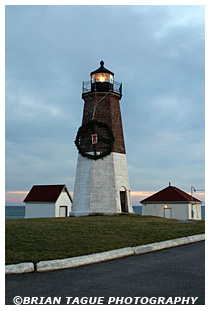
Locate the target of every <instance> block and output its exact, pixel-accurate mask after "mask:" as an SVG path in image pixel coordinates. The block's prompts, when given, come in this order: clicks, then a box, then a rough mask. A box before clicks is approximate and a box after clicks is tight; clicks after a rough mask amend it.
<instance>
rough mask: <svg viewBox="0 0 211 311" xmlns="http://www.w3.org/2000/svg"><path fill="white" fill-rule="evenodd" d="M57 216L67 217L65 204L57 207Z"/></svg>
mask: <svg viewBox="0 0 211 311" xmlns="http://www.w3.org/2000/svg"><path fill="white" fill-rule="evenodd" d="M59 217H67V206H60V207H59Z"/></svg>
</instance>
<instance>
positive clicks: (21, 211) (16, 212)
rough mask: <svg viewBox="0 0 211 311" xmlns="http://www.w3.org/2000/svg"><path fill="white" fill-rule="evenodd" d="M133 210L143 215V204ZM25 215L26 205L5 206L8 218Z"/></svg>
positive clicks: (202, 208) (202, 213) (17, 217)
mask: <svg viewBox="0 0 211 311" xmlns="http://www.w3.org/2000/svg"><path fill="white" fill-rule="evenodd" d="M133 211H134V213H136V214H139V215H142V207H141V206H133ZM201 216H202V219H205V206H203V205H202V207H201ZM24 217H25V206H7V205H6V206H5V218H6V219H20V218H24Z"/></svg>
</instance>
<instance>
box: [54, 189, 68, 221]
mask: <svg viewBox="0 0 211 311" xmlns="http://www.w3.org/2000/svg"><path fill="white" fill-rule="evenodd" d="M71 205H72V203H71V201H70V198H69V196H68V194H67V192H66V191H64V192H63V191H62V192H61V194H60V195H59V197H58V199H57V201H56V204H55V207H56V209H55V217H59V208H60V206H67V216H69V213H70V212H71Z"/></svg>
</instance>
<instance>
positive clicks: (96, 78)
mask: <svg viewBox="0 0 211 311" xmlns="http://www.w3.org/2000/svg"><path fill="white" fill-rule="evenodd" d="M91 81H92V83H95V82H102V83H103V82H109V83H111V84H113V82H114V77H113V75H111V74H109V73H105V72H99V73H94V74H93V75H92V77H91Z"/></svg>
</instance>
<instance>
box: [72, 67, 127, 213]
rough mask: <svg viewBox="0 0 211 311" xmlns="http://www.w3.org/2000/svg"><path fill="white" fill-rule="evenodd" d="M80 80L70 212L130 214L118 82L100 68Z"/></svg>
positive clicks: (112, 75)
mask: <svg viewBox="0 0 211 311" xmlns="http://www.w3.org/2000/svg"><path fill="white" fill-rule="evenodd" d="M100 65H101V66H100V68H99V69H97V70H95V71H93V72H91V74H90V76H91V79H90V81H88V82H83V93H82V98H83V100H84V111H83V119H82V125H81V126H80V127H79V129H78V133H77V136H76V139H75V144H76V146H77V148H78V162H77V168H76V177H75V187H74V196H73V205H72V213H71V214H72V215H74V216H85V215H92V214H117V213H132V212H133V210H132V205H131V198H130V185H129V178H128V168H127V160H126V152H125V144H124V136H123V129H122V118H121V111H120V103H119V101H120V99H121V97H122V84H120V83H118V82H115V81H114V73H113V72H111V71H109V70H108V69H106V68H105V67H104V62H103V61H101V62H100Z"/></svg>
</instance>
